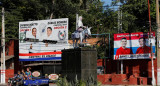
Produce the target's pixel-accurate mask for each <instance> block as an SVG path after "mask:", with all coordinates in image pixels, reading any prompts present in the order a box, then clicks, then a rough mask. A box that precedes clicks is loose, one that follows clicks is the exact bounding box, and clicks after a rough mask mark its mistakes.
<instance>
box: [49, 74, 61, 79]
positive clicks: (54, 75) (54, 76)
mask: <svg viewBox="0 0 160 86" xmlns="http://www.w3.org/2000/svg"><path fill="white" fill-rule="evenodd" d="M58 78H59V76H58V75H57V74H50V75H49V79H50V80H56V79H58Z"/></svg>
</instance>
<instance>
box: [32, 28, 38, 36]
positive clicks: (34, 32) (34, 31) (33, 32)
mask: <svg viewBox="0 0 160 86" xmlns="http://www.w3.org/2000/svg"><path fill="white" fill-rule="evenodd" d="M36 32H37V30H36V28H33V29H32V35H33V36H34V37H36Z"/></svg>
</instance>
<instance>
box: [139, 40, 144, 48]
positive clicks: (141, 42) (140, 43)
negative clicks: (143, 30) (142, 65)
mask: <svg viewBox="0 0 160 86" xmlns="http://www.w3.org/2000/svg"><path fill="white" fill-rule="evenodd" d="M139 45H140V46H141V47H143V46H145V40H144V39H139Z"/></svg>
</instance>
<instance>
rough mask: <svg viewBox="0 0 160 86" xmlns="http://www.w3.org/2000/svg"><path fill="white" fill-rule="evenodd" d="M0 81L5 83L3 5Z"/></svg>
mask: <svg viewBox="0 0 160 86" xmlns="http://www.w3.org/2000/svg"><path fill="white" fill-rule="evenodd" d="M1 83H2V84H5V26H4V7H2V39H1Z"/></svg>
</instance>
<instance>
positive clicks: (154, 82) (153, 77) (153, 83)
mask: <svg viewBox="0 0 160 86" xmlns="http://www.w3.org/2000/svg"><path fill="white" fill-rule="evenodd" d="M148 17H149V40H150V47H151V53H150V54H151V62H152V85H153V86H155V85H156V80H155V75H154V61H153V49H152V42H151V38H152V36H151V32H152V30H151V17H150V3H149V0H148Z"/></svg>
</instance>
